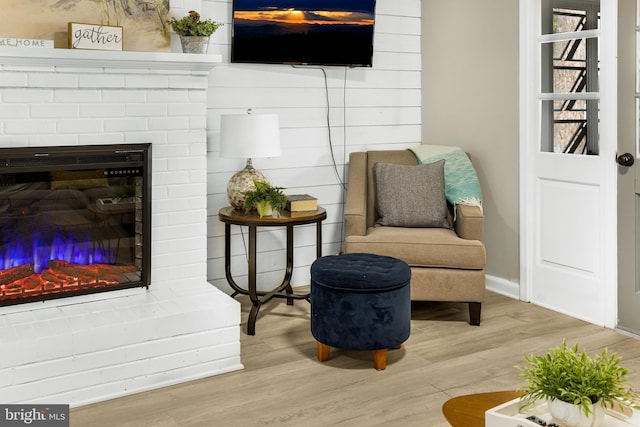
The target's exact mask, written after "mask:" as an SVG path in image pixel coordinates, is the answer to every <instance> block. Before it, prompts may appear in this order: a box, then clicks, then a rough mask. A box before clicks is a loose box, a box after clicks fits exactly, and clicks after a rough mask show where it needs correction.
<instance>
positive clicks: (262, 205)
mask: <svg viewBox="0 0 640 427" xmlns="http://www.w3.org/2000/svg"><path fill="white" fill-rule="evenodd" d="M253 184H254V185H255V186H256V189H255V190H252V191H245V192H244V193H243V194H244V195H245V196H246V198H245V200H244V210H245V212H249V211H251V210H252V209H257V210H258V214H259V215H260V218H262V217H263V216H264V214H265V212H266V209H267V206H268V205H271V209H273V210H274V211H276V212H280V211H282V210H284V208H285V207H286V206H287V196H286V195H285V194H284V193H283V192H282V190H283V187H273V186H272V185H271V184H269V183H268V182H263V181H256V180H254V181H253Z"/></svg>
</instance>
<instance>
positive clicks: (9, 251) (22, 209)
mask: <svg viewBox="0 0 640 427" xmlns="http://www.w3.org/2000/svg"><path fill="white" fill-rule="evenodd" d="M150 242H151V144H122V145H92V146H64V147H20V148H0V306H4V305H11V304H20V303H26V302H32V301H39V300H46V299H53V298H61V297H68V296H74V295H81V294H88V293H94V292H105V291H111V290H116V289H124V288H132V287H148V286H149V283H150V269H151V265H150V263H151V254H150V252H151V243H150Z"/></svg>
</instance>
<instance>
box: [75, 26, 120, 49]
mask: <svg viewBox="0 0 640 427" xmlns="http://www.w3.org/2000/svg"><path fill="white" fill-rule="evenodd" d="M68 31H69V49H96V50H122V27H112V26H107V25H98V24H80V23H77V22H69V28H68Z"/></svg>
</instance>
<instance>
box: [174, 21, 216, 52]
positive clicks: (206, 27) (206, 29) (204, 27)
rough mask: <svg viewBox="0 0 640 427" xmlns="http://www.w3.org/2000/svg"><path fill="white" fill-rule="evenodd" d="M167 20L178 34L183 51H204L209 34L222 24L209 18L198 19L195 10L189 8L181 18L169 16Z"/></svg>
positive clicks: (207, 45) (207, 43)
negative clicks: (187, 12) (186, 13)
mask: <svg viewBox="0 0 640 427" xmlns="http://www.w3.org/2000/svg"><path fill="white" fill-rule="evenodd" d="M167 22H168V23H169V25H171V28H172V29H173V31H174V32H175V33H176V34H178V35H179V36H180V43H181V44H182V52H184V53H206V52H207V48H208V47H209V39H210V37H211V35H212V34H213V33H215V32H216V31H217V30H218V28H220V27H221V26H222V25H223V24H221V23H218V22H216V21H213V20H211V19H204V20H203V19H200V14H199V13H198V12H196V11H195V10H190V11H189V14H188V15H187V16H185V17H183V18H181V19H176V18H171V19H170V20H169V21H167Z"/></svg>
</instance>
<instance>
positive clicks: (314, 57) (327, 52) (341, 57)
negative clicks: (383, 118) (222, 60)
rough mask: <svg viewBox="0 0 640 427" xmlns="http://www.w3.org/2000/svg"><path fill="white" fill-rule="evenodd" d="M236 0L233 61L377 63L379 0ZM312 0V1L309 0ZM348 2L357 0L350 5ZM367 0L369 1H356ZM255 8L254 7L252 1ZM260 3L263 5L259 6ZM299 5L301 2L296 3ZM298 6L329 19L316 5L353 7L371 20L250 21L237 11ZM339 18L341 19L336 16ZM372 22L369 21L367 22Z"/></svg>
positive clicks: (300, 11) (302, 11)
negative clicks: (374, 60) (376, 43)
mask: <svg viewBox="0 0 640 427" xmlns="http://www.w3.org/2000/svg"><path fill="white" fill-rule="evenodd" d="M264 3H265V2H264V1H262V2H258V1H255V0H234V1H233V15H232V42H231V62H232V63H257V64H290V65H317V66H347V67H372V66H373V41H374V28H375V3H376V1H375V0H358V1H351V2H350V1H348V0H347V1H341V0H318V1H315V2H313V1H311V2H310V1H308V0H306V1H305V0H273V1H271V2H268V3H267V4H266V5H265V4H264ZM309 3H311V5H310V4H309ZM349 4H353V6H352V7H349V6H348V5H349ZM356 4H363V6H364V7H357V6H356ZM252 5H255V6H256V8H254V9H252V8H251V6H252ZM258 5H260V8H259V9H258ZM295 6H299V7H298V8H296V7H295ZM267 9H268V10H269V12H268V13H271V14H273V13H275V12H276V11H277V12H280V13H284V12H285V11H286V12H289V13H291V12H293V10H295V13H298V14H302V15H304V17H305V19H309V18H313V19H315V20H316V22H322V20H326V21H329V20H330V16H327V15H323V16H321V15H319V14H315V15H314V11H329V12H338V11H341V12H342V11H348V12H354V13H358V14H359V15H360V16H362V17H363V18H367V17H368V16H370V19H369V20H366V21H360V22H367V24H361V25H356V24H335V23H334V24H320V23H306V24H299V23H295V22H294V23H291V24H289V23H283V22H279V21H277V20H276V18H275V17H274V18H273V19H263V20H256V21H248V20H246V19H241V18H239V17H238V16H237V15H238V14H242V13H243V12H247V11H253V10H255V11H258V10H260V11H265V10H267ZM333 22H336V21H333ZM368 22H370V24H369V23H368Z"/></svg>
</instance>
